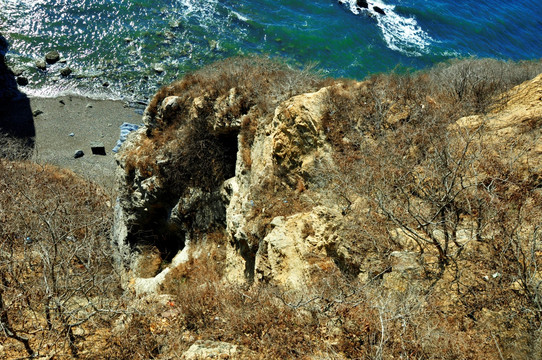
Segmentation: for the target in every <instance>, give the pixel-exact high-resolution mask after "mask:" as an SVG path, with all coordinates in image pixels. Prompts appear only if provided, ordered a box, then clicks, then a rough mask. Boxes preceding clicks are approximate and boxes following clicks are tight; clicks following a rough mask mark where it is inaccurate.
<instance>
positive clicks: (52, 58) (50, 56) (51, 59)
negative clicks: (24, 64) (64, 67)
mask: <svg viewBox="0 0 542 360" xmlns="http://www.w3.org/2000/svg"><path fill="white" fill-rule="evenodd" d="M58 60H60V54H59V53H58V51H56V50H53V51H49V52H48V53H47V54H46V55H45V61H47V64H54V63H56V62H58Z"/></svg>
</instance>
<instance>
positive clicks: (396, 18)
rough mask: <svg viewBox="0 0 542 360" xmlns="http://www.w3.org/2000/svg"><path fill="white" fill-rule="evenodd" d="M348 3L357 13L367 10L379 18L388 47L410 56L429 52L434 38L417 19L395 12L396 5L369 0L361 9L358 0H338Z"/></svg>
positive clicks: (378, 21)
mask: <svg viewBox="0 0 542 360" xmlns="http://www.w3.org/2000/svg"><path fill="white" fill-rule="evenodd" d="M338 1H339V2H340V3H342V4H344V5H346V6H347V7H348V8H349V9H350V11H351V12H352V13H354V14H356V15H358V14H360V13H362V12H366V13H368V14H370V15H371V16H373V17H374V18H375V19H376V20H377V24H378V27H379V28H380V30H381V31H382V35H383V37H384V40H385V41H386V44H387V45H388V47H389V48H390V49H392V50H395V51H399V52H402V53H404V54H406V55H409V56H421V55H422V54H424V53H428V52H429V49H428V48H429V46H430V45H431V43H432V42H433V39H432V38H431V36H429V34H427V32H425V31H424V30H423V29H422V28H421V27H420V26H419V25H418V22H417V21H416V19H414V18H409V17H402V16H400V15H399V14H397V13H395V12H394V11H393V10H394V9H395V6H394V5H387V4H385V3H383V2H382V1H379V0H376V1H368V4H369V8H368V9H361V8H360V7H358V6H357V4H356V3H357V1H356V0H338ZM374 6H378V7H379V8H381V9H382V10H384V12H385V13H386V15H381V14H378V13H377V12H376V11H374Z"/></svg>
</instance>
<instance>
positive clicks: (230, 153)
mask: <svg viewBox="0 0 542 360" xmlns="http://www.w3.org/2000/svg"><path fill="white" fill-rule="evenodd" d="M238 135H239V131H238V130H237V129H236V130H235V131H230V132H226V133H220V134H212V133H210V132H208V133H206V134H205V135H204V136H202V137H201V139H199V141H194V143H193V144H191V145H190V147H189V150H190V151H191V152H194V151H197V153H190V154H188V156H187V157H184V158H183V159H181V161H180V163H176V162H175V161H173V164H170V165H168V166H169V167H175V166H183V168H182V169H178V168H177V169H173V170H172V171H171V172H172V173H174V174H175V178H170V179H169V180H170V183H169V184H168V186H165V187H164V190H163V191H162V192H161V193H160V196H159V197H157V198H156V199H155V200H154V201H153V204H152V205H151V206H148V207H147V208H145V209H144V210H142V211H140V213H139V214H138V215H137V219H138V220H137V224H133V225H132V227H131V230H130V232H129V236H128V241H129V243H130V244H131V245H132V246H133V247H134V248H137V249H139V251H145V250H142V249H149V248H151V249H152V248H154V249H157V250H158V252H159V254H160V258H161V262H162V265H167V264H169V263H171V261H172V260H173V258H174V257H175V255H177V253H178V252H179V251H180V250H182V249H183V248H184V247H185V245H186V239H187V237H188V238H190V239H191V240H194V241H197V235H201V234H204V233H206V232H207V231H209V230H216V229H224V228H225V227H226V208H227V206H228V205H229V203H228V200H227V199H224V198H223V197H222V196H221V195H220V194H221V192H220V190H221V187H222V185H223V183H224V181H225V180H227V179H229V178H231V177H234V176H235V168H236V161H237V151H238ZM180 153H181V154H183V153H184V154H186V149H181V152H180ZM187 158H189V159H190V162H188V163H187V162H186V159H187ZM166 170H167V171H170V170H171V169H169V168H168V169H166ZM194 189H196V190H194ZM194 193H195V194H196V195H194ZM157 271H160V269H157Z"/></svg>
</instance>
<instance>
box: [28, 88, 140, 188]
mask: <svg viewBox="0 0 542 360" xmlns="http://www.w3.org/2000/svg"><path fill="white" fill-rule="evenodd" d="M30 108H31V111H32V113H33V122H34V128H35V137H34V157H35V160H36V161H37V162H47V163H50V164H54V165H57V166H60V167H65V168H69V169H71V170H73V171H75V172H76V173H78V174H80V175H82V176H84V177H85V178H88V179H90V180H92V181H95V182H98V183H100V184H101V185H103V186H105V187H107V188H109V187H112V186H113V185H114V173H115V166H116V163H115V153H113V152H112V151H111V150H112V149H113V148H114V147H115V144H116V142H117V140H118V138H119V134H120V129H119V126H120V125H121V124H122V123H123V122H129V123H135V124H139V123H141V115H140V114H138V113H136V111H135V109H134V108H131V107H129V106H128V105H126V104H125V103H124V102H122V101H112V100H93V99H88V98H83V97H77V96H62V97H56V98H30ZM92 142H98V143H102V144H103V145H104V147H105V155H94V154H92V151H91V143H92ZM78 150H82V151H83V153H84V156H82V157H80V158H74V154H75V153H76V151H78Z"/></svg>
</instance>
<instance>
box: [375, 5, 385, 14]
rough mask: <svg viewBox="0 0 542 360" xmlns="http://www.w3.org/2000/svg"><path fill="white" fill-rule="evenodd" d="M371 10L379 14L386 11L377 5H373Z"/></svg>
mask: <svg viewBox="0 0 542 360" xmlns="http://www.w3.org/2000/svg"><path fill="white" fill-rule="evenodd" d="M373 10H374V11H375V12H376V13H378V14H380V15H386V12H385V11H384V10H382V8H380V7H378V6H373Z"/></svg>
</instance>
